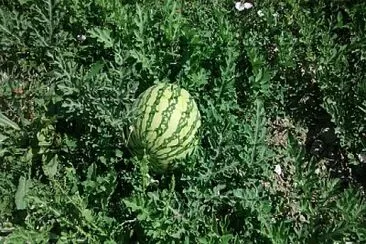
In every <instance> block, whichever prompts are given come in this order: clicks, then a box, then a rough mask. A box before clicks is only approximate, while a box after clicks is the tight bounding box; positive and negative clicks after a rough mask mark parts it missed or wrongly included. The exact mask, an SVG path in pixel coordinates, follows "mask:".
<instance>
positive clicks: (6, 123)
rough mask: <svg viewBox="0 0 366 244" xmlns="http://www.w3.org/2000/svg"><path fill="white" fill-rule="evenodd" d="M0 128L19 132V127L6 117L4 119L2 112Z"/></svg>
mask: <svg viewBox="0 0 366 244" xmlns="http://www.w3.org/2000/svg"><path fill="white" fill-rule="evenodd" d="M0 126H2V127H11V128H13V129H15V130H20V128H19V126H18V125H17V124H16V123H15V122H13V121H11V120H10V119H9V118H8V117H6V116H5V115H4V114H3V113H2V112H0Z"/></svg>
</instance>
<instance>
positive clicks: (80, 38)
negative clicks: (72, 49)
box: [76, 34, 86, 42]
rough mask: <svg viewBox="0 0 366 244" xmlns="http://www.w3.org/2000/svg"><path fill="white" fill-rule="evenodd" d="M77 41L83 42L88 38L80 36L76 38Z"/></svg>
mask: <svg viewBox="0 0 366 244" xmlns="http://www.w3.org/2000/svg"><path fill="white" fill-rule="evenodd" d="M76 39H78V41H80V42H83V41H85V40H86V36H85V35H81V34H79V35H77V36H76Z"/></svg>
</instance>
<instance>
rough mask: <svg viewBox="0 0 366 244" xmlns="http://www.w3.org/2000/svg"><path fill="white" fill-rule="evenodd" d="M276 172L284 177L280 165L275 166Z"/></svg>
mask: <svg viewBox="0 0 366 244" xmlns="http://www.w3.org/2000/svg"><path fill="white" fill-rule="evenodd" d="M274 172H275V173H276V174H278V175H282V169H281V166H280V165H279V164H276V165H275V169H274Z"/></svg>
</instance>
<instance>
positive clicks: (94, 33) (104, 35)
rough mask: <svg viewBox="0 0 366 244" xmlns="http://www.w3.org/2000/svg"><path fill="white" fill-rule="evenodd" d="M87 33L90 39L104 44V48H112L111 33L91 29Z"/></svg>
mask: <svg viewBox="0 0 366 244" xmlns="http://www.w3.org/2000/svg"><path fill="white" fill-rule="evenodd" d="M88 33H89V34H90V36H91V37H93V38H96V39H97V41H98V42H101V43H103V44H104V48H110V47H113V45H114V41H113V39H112V38H111V31H110V30H108V29H99V28H93V29H92V30H89V31H88Z"/></svg>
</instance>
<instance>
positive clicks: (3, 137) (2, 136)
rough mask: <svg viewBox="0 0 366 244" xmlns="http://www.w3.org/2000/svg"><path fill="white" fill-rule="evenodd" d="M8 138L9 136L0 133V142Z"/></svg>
mask: <svg viewBox="0 0 366 244" xmlns="http://www.w3.org/2000/svg"><path fill="white" fill-rule="evenodd" d="M8 138H9V137H7V136H5V135H3V134H1V133H0V143H1V142H3V141H5V140H6V139H8Z"/></svg>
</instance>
